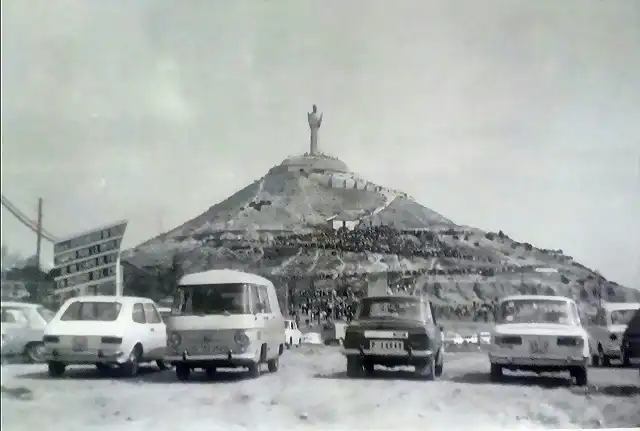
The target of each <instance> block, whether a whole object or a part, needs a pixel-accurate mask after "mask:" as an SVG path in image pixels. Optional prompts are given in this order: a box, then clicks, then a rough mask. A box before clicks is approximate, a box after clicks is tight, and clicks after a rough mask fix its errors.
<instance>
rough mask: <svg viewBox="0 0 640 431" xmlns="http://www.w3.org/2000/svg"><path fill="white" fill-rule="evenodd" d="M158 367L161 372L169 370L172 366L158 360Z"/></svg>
mask: <svg viewBox="0 0 640 431" xmlns="http://www.w3.org/2000/svg"><path fill="white" fill-rule="evenodd" d="M156 365H157V367H158V368H159V369H160V371H164V370H168V369H169V367H170V365H169V364H168V363H167V362H165V361H163V360H162V359H158V360H157V361H156Z"/></svg>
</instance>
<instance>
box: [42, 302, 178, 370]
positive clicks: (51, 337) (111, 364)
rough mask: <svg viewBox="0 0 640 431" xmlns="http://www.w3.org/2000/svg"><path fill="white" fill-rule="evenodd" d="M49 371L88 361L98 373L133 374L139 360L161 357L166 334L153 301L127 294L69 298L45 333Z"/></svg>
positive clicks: (160, 361)
mask: <svg viewBox="0 0 640 431" xmlns="http://www.w3.org/2000/svg"><path fill="white" fill-rule="evenodd" d="M43 341H44V343H45V352H44V356H45V359H46V361H47V364H48V367H49V375H50V376H54V377H55V376H60V375H62V374H63V373H64V371H65V368H66V367H67V365H73V364H92V365H95V366H96V367H97V368H98V371H99V372H100V373H104V374H106V373H108V372H109V371H111V370H112V369H113V368H118V369H119V370H120V371H121V372H122V374H124V375H126V376H135V375H136V374H137V373H138V365H139V364H140V363H141V362H150V361H156V363H157V364H158V367H160V368H161V369H164V368H166V365H165V363H164V361H163V359H164V353H165V348H166V345H167V334H166V328H165V325H164V323H163V322H162V318H161V317H160V313H159V312H158V309H157V308H156V305H155V303H154V302H153V301H152V300H150V299H148V298H137V297H132V296H79V297H75V298H71V299H68V300H67V301H66V302H65V303H64V304H63V305H62V307H61V308H60V310H59V311H58V312H57V313H56V315H55V317H54V318H53V320H52V321H51V322H50V323H49V325H48V326H47V328H46V329H45V332H44V337H43Z"/></svg>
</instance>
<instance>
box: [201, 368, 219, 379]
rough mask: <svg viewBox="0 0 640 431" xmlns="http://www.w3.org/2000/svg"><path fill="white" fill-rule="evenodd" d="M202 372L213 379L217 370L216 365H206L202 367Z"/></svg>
mask: <svg viewBox="0 0 640 431" xmlns="http://www.w3.org/2000/svg"><path fill="white" fill-rule="evenodd" d="M204 372H205V373H206V374H207V378H209V379H213V378H214V377H215V376H216V374H217V373H218V370H217V369H216V367H207V368H205V369H204Z"/></svg>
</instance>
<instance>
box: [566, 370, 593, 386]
mask: <svg viewBox="0 0 640 431" xmlns="http://www.w3.org/2000/svg"><path fill="white" fill-rule="evenodd" d="M569 373H570V374H571V377H572V378H574V379H575V381H576V386H586V385H587V383H588V381H589V380H588V375H587V368H586V367H576V368H572V369H571V370H570V371H569Z"/></svg>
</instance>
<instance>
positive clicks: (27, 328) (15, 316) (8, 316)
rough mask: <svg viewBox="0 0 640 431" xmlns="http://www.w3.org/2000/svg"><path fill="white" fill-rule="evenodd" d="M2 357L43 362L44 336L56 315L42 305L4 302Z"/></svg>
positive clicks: (2, 306) (0, 314)
mask: <svg viewBox="0 0 640 431" xmlns="http://www.w3.org/2000/svg"><path fill="white" fill-rule="evenodd" d="M0 306H1V312H0V316H1V320H2V325H1V326H0V328H1V329H2V356H14V355H24V356H25V357H26V359H27V360H28V361H29V362H42V360H43V352H44V343H43V342H42V336H43V335H44V328H45V327H46V326H47V323H48V322H49V321H50V320H51V319H53V316H54V315H55V313H54V312H53V311H51V310H49V309H47V308H45V307H43V306H42V305H39V304H30V303H26V302H2V303H1V304H0Z"/></svg>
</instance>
